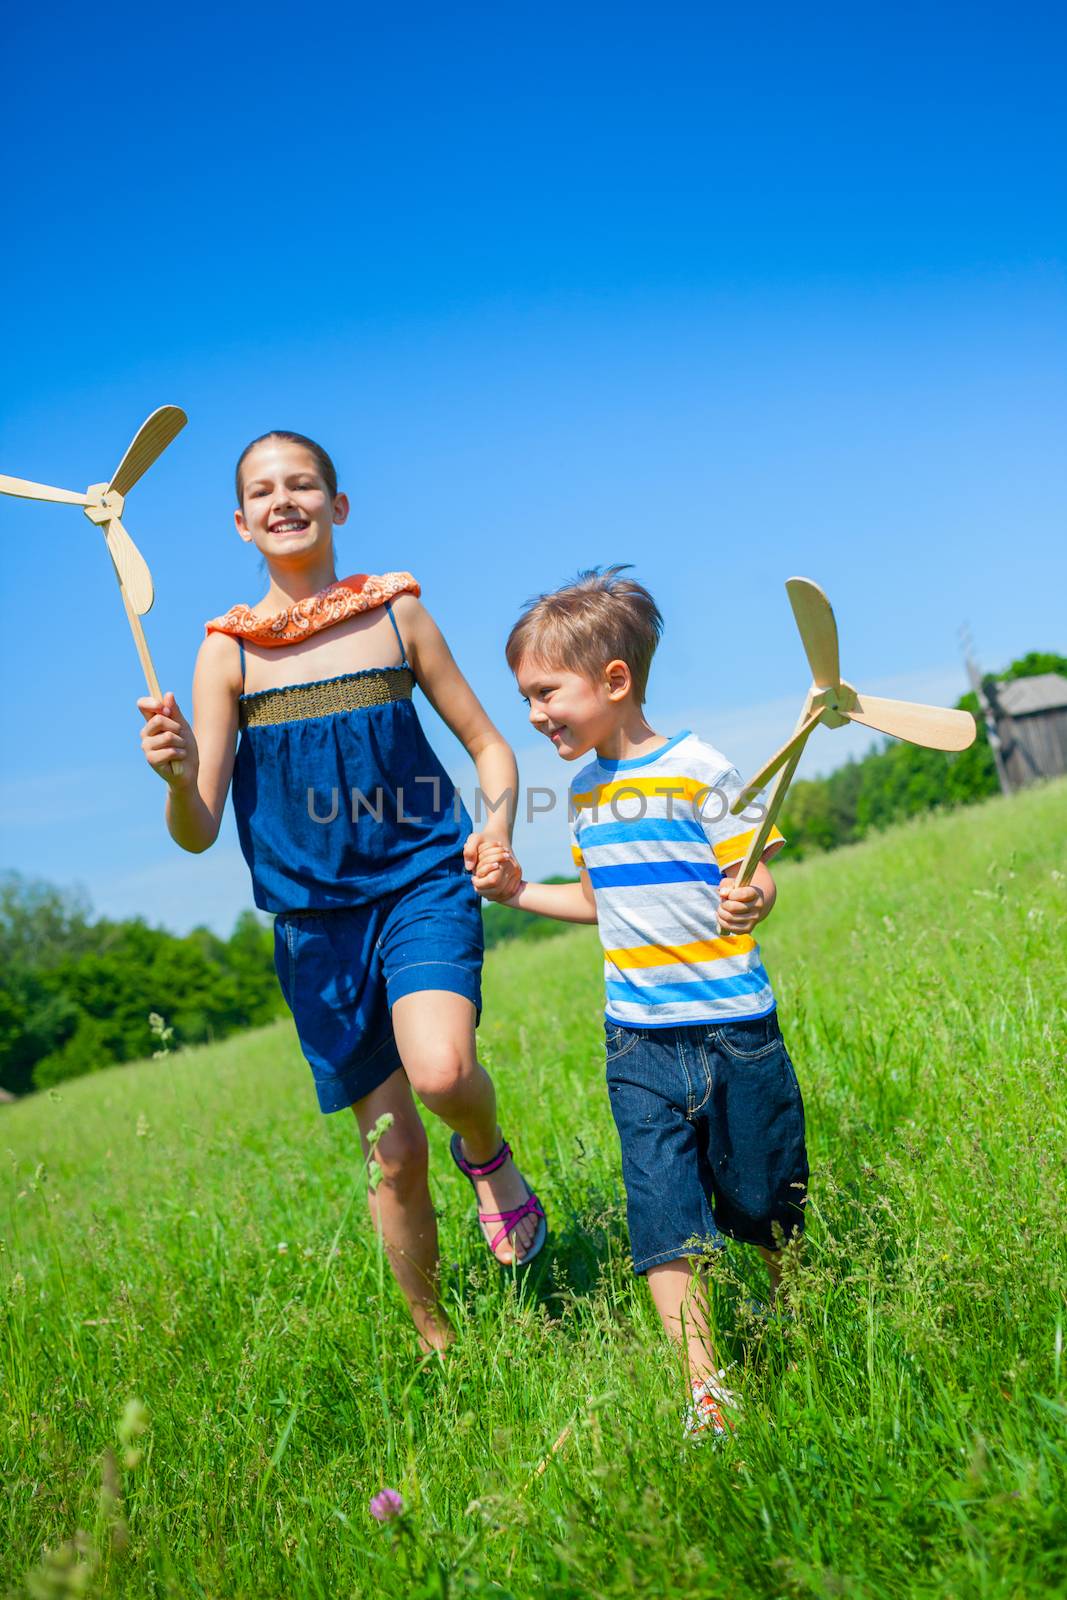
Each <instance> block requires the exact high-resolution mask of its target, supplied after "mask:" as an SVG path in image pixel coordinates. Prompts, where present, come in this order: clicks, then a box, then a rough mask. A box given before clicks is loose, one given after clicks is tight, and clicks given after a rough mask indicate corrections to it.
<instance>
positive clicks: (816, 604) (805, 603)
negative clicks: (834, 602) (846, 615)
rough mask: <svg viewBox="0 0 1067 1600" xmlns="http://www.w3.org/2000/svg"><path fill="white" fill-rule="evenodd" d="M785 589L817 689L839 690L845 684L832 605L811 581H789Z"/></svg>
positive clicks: (803, 579) (792, 579)
mask: <svg viewBox="0 0 1067 1600" xmlns="http://www.w3.org/2000/svg"><path fill="white" fill-rule="evenodd" d="M785 587H786V592H787V594H788V595H789V604H790V605H791V606H792V607H793V615H794V617H795V618H796V623H797V627H798V628H799V629H800V637H801V640H802V642H803V645H804V654H805V655H806V656H807V658H808V665H809V666H810V667H811V676H812V679H813V680H814V683H815V686H816V688H818V689H836V688H837V687H838V686H839V684H840V682H841V661H840V654H839V651H838V648H837V623H836V622H835V621H834V613H833V610H832V608H831V606H830V602H829V600H827V598H826V596H825V594H823V592H822V590H821V589H820V588H819V585H818V584H817V583H812V581H811V579H810V578H787V579H786V585H785Z"/></svg>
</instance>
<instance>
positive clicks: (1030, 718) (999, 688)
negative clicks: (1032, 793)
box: [967, 661, 1067, 794]
mask: <svg viewBox="0 0 1067 1600" xmlns="http://www.w3.org/2000/svg"><path fill="white" fill-rule="evenodd" d="M967 666H968V670H969V672H970V675H971V682H972V684H973V685H974V689H975V693H976V694H977V695H978V701H979V704H980V705H981V708H982V714H983V716H984V717H985V724H986V730H987V732H988V734H989V742H990V744H991V746H992V748H993V756H994V759H995V760H996V763H997V775H998V777H999V778H1000V786H1001V788H1002V789H1003V790H1004V793H1005V794H1012V793H1014V791H1015V790H1016V789H1025V788H1026V787H1027V785H1028V784H1031V783H1036V782H1037V781H1038V780H1039V779H1040V778H1058V777H1061V776H1062V775H1063V774H1064V773H1067V678H1065V677H1063V675H1062V674H1061V673H1059V672H1042V673H1039V674H1038V675H1037V676H1036V677H1033V678H1015V679H1013V680H1012V681H1011V682H1010V683H998V682H997V681H996V679H995V678H981V677H980V676H979V674H978V671H977V669H976V668H975V666H974V664H973V663H972V662H970V661H968V663H967Z"/></svg>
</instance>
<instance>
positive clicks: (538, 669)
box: [515, 660, 619, 761]
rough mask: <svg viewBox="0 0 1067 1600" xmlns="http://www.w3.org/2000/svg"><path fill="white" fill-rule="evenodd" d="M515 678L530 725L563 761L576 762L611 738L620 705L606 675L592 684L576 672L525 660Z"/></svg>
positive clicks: (617, 720) (616, 724)
mask: <svg viewBox="0 0 1067 1600" xmlns="http://www.w3.org/2000/svg"><path fill="white" fill-rule="evenodd" d="M515 677H516V680H517V682H518V685H519V691H520V693H521V694H522V697H523V699H524V700H525V701H526V703H527V705H528V706H529V707H530V721H531V723H532V724H533V726H534V727H535V728H536V729H537V731H538V733H543V734H544V735H545V738H546V739H550V740H551V741H552V743H553V745H554V746H555V747H556V749H557V750H558V751H559V753H560V755H561V756H562V757H563V759H564V761H577V760H578V758H579V756H584V755H586V754H588V752H589V751H590V750H592V749H593V747H594V746H596V745H599V744H601V743H603V742H606V741H608V740H610V739H611V738H612V736H613V735H614V733H615V731H616V728H617V727H618V722H619V706H618V703H617V701H616V699H615V698H614V695H613V691H612V688H611V685H610V682H609V680H608V677H607V675H606V674H605V677H604V681H603V683H592V682H590V680H589V679H588V678H585V677H583V676H582V674H581V673H579V672H568V671H566V669H564V668H562V667H550V666H548V665H547V664H546V663H545V662H543V661H530V660H524V661H520V663H519V666H518V670H517V671H516V674H515Z"/></svg>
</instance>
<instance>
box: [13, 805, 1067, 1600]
mask: <svg viewBox="0 0 1067 1600" xmlns="http://www.w3.org/2000/svg"><path fill="white" fill-rule="evenodd" d="M1065 824H1067V787H1065V785H1064V783H1062V782H1060V783H1057V784H1054V785H1048V786H1045V787H1043V788H1041V789H1038V790H1033V791H1030V792H1028V793H1025V794H1023V795H1019V796H1016V797H1015V798H1013V799H1011V800H1009V801H1004V800H1000V799H996V800H991V801H989V802H986V803H984V804H981V805H978V806H974V807H970V808H968V809H966V810H963V811H959V812H956V813H953V814H947V815H941V816H932V817H926V818H923V819H921V820H916V821H913V822H911V823H908V824H906V825H904V826H901V827H897V828H895V829H893V830H892V831H890V832H887V833H885V834H884V835H880V836H878V837H876V838H874V839H870V840H868V841H866V842H864V843H862V844H859V845H855V846H850V847H848V848H847V849H843V850H840V851H837V852H835V853H834V854H832V855H830V856H818V857H815V858H812V859H809V860H805V861H803V862H800V863H796V864H789V863H788V862H783V863H782V864H781V867H780V871H779V872H778V878H779V883H780V889H781V892H780V899H779V906H778V909H777V910H776V911H775V913H774V916H773V918H772V919H771V920H770V922H769V923H768V924H767V926H766V928H765V930H764V934H763V941H762V942H763V945H764V952H765V958H766V961H767V965H768V968H769V970H770V972H771V976H772V979H773V980H774V983H775V986H776V989H777V992H778V995H779V1003H780V1009H781V1014H782V1023H783V1029H784V1032H785V1035H786V1039H787V1041H788V1043H789V1046H790V1051H791V1054H792V1056H793V1060H794V1062H795V1064H796V1066H797V1070H798V1074H799V1077H800V1080H801V1084H802V1086H803V1088H804V1091H805V1100H806V1107H807V1113H808V1125H809V1142H810V1152H811V1157H812V1167H813V1178H812V1191H811V1200H810V1205H809V1212H808V1228H809V1233H808V1242H807V1245H806V1247H805V1250H804V1253H803V1255H802V1256H798V1257H797V1258H796V1259H795V1260H793V1261H791V1263H790V1269H789V1273H788V1280H787V1282H788V1286H787V1298H788V1306H789V1310H790V1312H791V1316H789V1317H788V1318H783V1319H780V1320H778V1321H775V1322H772V1323H770V1324H769V1325H762V1324H760V1323H758V1322H757V1321H755V1320H754V1319H753V1317H752V1316H751V1314H750V1313H749V1311H748V1310H747V1309H746V1301H747V1300H748V1299H749V1298H750V1296H751V1294H752V1291H753V1289H754V1288H756V1287H758V1286H759V1273H758V1271H757V1263H756V1262H755V1261H754V1260H753V1259H752V1257H751V1255H750V1253H749V1252H747V1251H745V1250H744V1249H743V1248H740V1247H731V1248H730V1249H729V1250H728V1251H726V1252H725V1253H724V1256H723V1258H720V1259H718V1260H717V1261H716V1263H715V1266H714V1269H713V1276H714V1303H715V1312H716V1320H717V1326H718V1332H719V1339H720V1346H721V1352H722V1354H723V1356H724V1358H725V1359H727V1360H729V1361H730V1362H731V1363H733V1364H734V1370H733V1373H732V1377H731V1382H733V1383H734V1385H735V1387H739V1388H740V1389H741V1390H742V1392H743V1395H744V1400H745V1414H744V1421H743V1425H742V1426H741V1428H740V1429H739V1430H738V1432H737V1434H736V1436H735V1437H734V1438H733V1439H732V1440H730V1441H729V1442H728V1443H727V1444H726V1445H725V1446H723V1447H721V1448H716V1447H712V1446H703V1447H699V1448H693V1447H688V1448H686V1447H683V1445H682V1443H681V1439H680V1399H681V1394H680V1386H679V1376H678V1371H677V1368H676V1366H675V1364H674V1361H673V1358H672V1356H671V1354H670V1352H669V1351H668V1349H667V1348H666V1347H665V1345H664V1342H663V1339H662V1337H661V1334H660V1332H659V1330H658V1325H657V1323H656V1321H655V1319H654V1316H653V1314H652V1312H651V1307H650V1304H649V1301H648V1298H647V1294H646V1291H645V1288H644V1285H643V1284H641V1283H640V1282H639V1281H637V1280H635V1279H634V1278H633V1276H632V1274H631V1271H630V1268H629V1263H628V1255H627V1241H626V1230H625V1218H624V1210H623V1194H622V1188H621V1182H620V1177H619V1163H618V1153H617V1146H616V1139H615V1132H614V1127H613V1125H612V1122H611V1117H610V1111H609V1108H608V1105H607V1097H606V1094H605V1092H604V1088H603V1081H602V1080H603V1050H602V1024H601V1016H602V995H601V977H600V963H599V952H598V947H597V942H596V936H595V931H593V930H588V929H580V930H574V931H569V932H565V933H562V934H561V935H560V936H559V937H558V938H553V939H547V940H544V941H543V942H537V943H530V944H523V943H521V942H515V943H511V944H508V945H504V946H501V947H499V948H498V949H496V950H494V951H493V952H492V953H491V956H490V958H489V961H488V965H487V974H486V1009H485V1019H484V1024H483V1027H482V1030H481V1035H480V1040H481V1049H482V1053H483V1058H484V1059H485V1060H486V1062H487V1064H488V1065H489V1066H490V1067H491V1069H492V1070H493V1072H494V1075H495V1076H496V1079H497V1083H498V1088H499V1091H500V1098H501V1108H502V1109H501V1120H502V1123H503V1126H504V1128H505V1131H506V1132H507V1133H508V1135H509V1137H510V1138H511V1139H512V1141H513V1142H514V1143H515V1145H516V1147H517V1151H518V1153H519V1155H520V1160H521V1162H522V1164H523V1166H524V1167H525V1169H526V1171H527V1172H528V1173H529V1175H530V1176H531V1179H532V1180H533V1181H534V1182H535V1184H536V1186H537V1188H538V1190H539V1192H540V1194H541V1196H542V1198H543V1200H544V1202H545V1204H546V1207H547V1210H548V1213H549V1218H550V1223H551V1227H552V1237H551V1241H550V1251H549V1259H548V1260H547V1262H546V1263H545V1266H544V1269H543V1270H542V1271H540V1272H539V1273H538V1275H537V1276H536V1277H533V1276H532V1275H531V1277H530V1278H529V1279H528V1280H524V1279H522V1278H519V1279H517V1280H516V1279H515V1278H514V1277H512V1276H509V1275H506V1274H503V1273H501V1272H500V1271H499V1270H498V1269H496V1268H495V1267H493V1265H492V1263H491V1261H490V1260H489V1257H488V1255H487V1253H486V1251H485V1250H484V1248H483V1246H482V1245H481V1243H480V1236H479V1234H478V1233H477V1231H476V1228H475V1225H474V1221H473V1215H472V1200H471V1194H470V1191H469V1189H468V1187H467V1185H466V1184H465V1182H464V1181H463V1180H462V1178H461V1177H460V1176H459V1174H458V1173H456V1172H455V1170H454V1169H453V1168H452V1167H451V1165H450V1163H449V1161H448V1159H447V1152H446V1135H445V1130H444V1129H443V1128H442V1127H440V1126H439V1125H436V1124H434V1125H432V1126H431V1141H432V1149H433V1163H434V1164H433V1179H432V1181H433V1184H434V1195H435V1202H436V1204H437V1206H438V1209H439V1212H440V1226H441V1238H442V1251H443V1259H444V1263H445V1293H446V1297H447V1301H448V1304H449V1308H450V1311H451V1314H452V1316H453V1319H454V1322H455V1325H456V1329H457V1333H458V1339H457V1343H456V1345H455V1347H454V1350H453V1353H452V1356H451V1358H450V1360H449V1362H448V1365H447V1368H446V1369H445V1370H439V1369H438V1368H437V1367H435V1366H431V1365H428V1364H426V1363H420V1361H419V1358H418V1355H417V1352H416V1349H415V1345H414V1341H413V1338H412V1336H411V1333H410V1329H409V1326H408V1324H407V1322H406V1319H405V1316H404V1314H403V1312H402V1310H401V1306H400V1302H399V1299H398V1296H397V1294H396V1293H395V1291H394V1290H393V1288H392V1286H391V1283H390V1281H389V1279H388V1275H387V1273H384V1272H383V1265H382V1260H381V1255H380V1251H379V1249H378V1247H377V1244H376V1240H375V1238H374V1235H373V1233H372V1231H371V1229H370V1227H369V1223H368V1220H367V1216H366V1210H365V1198H364V1197H365V1188H366V1176H365V1172H364V1169H363V1164H362V1161H361V1158H360V1155H359V1150H358V1144H357V1141H356V1138H355V1130H354V1127H353V1125H352V1122H351V1119H350V1118H349V1117H348V1116H347V1115H346V1114H342V1115H339V1116H336V1117H332V1118H329V1119H324V1118H321V1117H320V1116H319V1114H318V1112H317V1111H316V1110H315V1108H314V1104H313V1096H312V1091H311V1086H310V1078H309V1075H308V1073H307V1069H306V1067H305V1065H304V1063H303V1060H302V1058H301V1056H300V1054H299V1050H298V1047H297V1044H296V1040H295V1037H294V1035H293V1032H292V1028H291V1026H290V1024H289V1022H288V1021H285V1022H284V1023H277V1024H274V1025H272V1026H270V1027H267V1028H263V1029H260V1030H258V1031H256V1032H254V1033H247V1034H244V1035H241V1036H239V1037H235V1038H231V1039H229V1040H228V1041H226V1042H225V1043H224V1044H221V1045H218V1046H215V1047H209V1048H200V1049H196V1050H190V1051H188V1052H183V1053H180V1054H178V1055H176V1056H172V1057H168V1058H166V1059H161V1060H156V1061H148V1062H143V1063H138V1064H135V1065H131V1066H127V1067H117V1068H114V1069H112V1070H110V1071H107V1072H103V1073H100V1074H98V1075H97V1076H94V1077H89V1078H84V1079H80V1080H77V1081H73V1082H71V1083H68V1084H64V1085H63V1086H62V1087H61V1089H60V1090H54V1091H51V1092H46V1093H43V1094H41V1095H38V1096H35V1097H33V1098H31V1099H27V1100H25V1101H23V1102H21V1103H19V1104H17V1105H14V1106H9V1107H5V1108H0V1152H2V1155H3V1161H4V1172H3V1180H2V1182H3V1187H2V1191H0V1193H2V1198H0V1238H2V1254H0V1324H2V1330H3V1331H2V1344H3V1369H2V1380H0V1381H2V1396H0V1409H2V1415H0V1429H2V1436H0V1457H2V1462H3V1480H4V1495H3V1502H2V1505H0V1591H5V1592H8V1593H10V1594H13V1595H20V1596H21V1595H29V1596H33V1597H41V1596H49V1597H51V1596H56V1597H59V1596H67V1595H75V1594H87V1595H96V1594H99V1595H104V1594H106V1595H116V1596H119V1595H121V1596H167V1597H170V1596H174V1597H178V1596H180V1597H183V1600H184V1597H193V1596H198V1597H212V1600H216V1597H218V1600H221V1597H224V1596H225V1597H228V1596H286V1597H288V1596H299V1597H304V1596H307V1597H312V1596H313V1597H316V1600H318V1597H321V1600H327V1597H328V1600H336V1597H340V1596H364V1595H366V1596H372V1595H373V1596H394V1595H395V1596H404V1597H407V1600H416V1597H418V1596H426V1597H430V1596H446V1595H447V1596H456V1597H458V1596H485V1597H488V1596H491V1595H492V1596H506V1595H511V1596H514V1597H523V1600H525V1597H528V1596H538V1597H541V1596H546V1597H565V1596H591V1597H600V1596H603V1597H608V1596H649V1597H652V1596H655V1597H657V1600H661V1597H674V1596H678V1597H682V1596H687V1597H688V1596H700V1597H705V1596H706V1597H709V1600H711V1597H714V1600H720V1597H721V1600H733V1597H737V1600H743V1597H748V1596H786V1597H808V1596H819V1597H823V1596H825V1597H831V1596H833V1597H838V1596H847V1597H855V1600H887V1597H896V1596H901V1597H903V1596H930V1597H934V1596H936V1597H938V1600H1002V1597H1003V1600H1007V1597H1015V1596H1021V1595H1042V1596H1044V1595H1058V1594H1067V1367H1065V1363H1064V1359H1063V1342H1064V1325H1065V1322H1067V1312H1065V1291H1067V1227H1065V1217H1067V1162H1065V1156H1067V1081H1065V1071H1064V1067H1065V1049H1064V1044H1065V1038H1067V1027H1065V1015H1064V994H1065V989H1067V984H1065V976H1067V973H1065V968H1067V962H1065V959H1064V955H1065V948H1064V947H1065V941H1064V928H1065V926H1067V915H1065V913H1067V852H1065V851H1064V842H1065V838H1067V826H1065ZM163 1009H164V1010H165V1006H164V1007H163ZM383 1487H389V1488H393V1489H396V1490H398V1491H399V1492H400V1493H401V1495H402V1496H403V1499H404V1503H405V1508H406V1509H405V1512H404V1514H403V1516H402V1517H401V1518H400V1519H399V1521H394V1522H391V1523H387V1524H385V1525H379V1524H378V1523H377V1522H375V1521H374V1520H373V1519H372V1518H371V1516H370V1515H369V1511H368V1503H369V1501H370V1499H371V1497H372V1496H373V1495H375V1494H376V1493H377V1492H378V1491H379V1490H380V1489H382V1488H383Z"/></svg>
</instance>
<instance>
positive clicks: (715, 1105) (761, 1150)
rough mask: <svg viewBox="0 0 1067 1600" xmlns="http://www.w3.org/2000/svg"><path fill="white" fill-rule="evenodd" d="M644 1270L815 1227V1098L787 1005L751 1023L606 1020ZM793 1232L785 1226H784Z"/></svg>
mask: <svg viewBox="0 0 1067 1600" xmlns="http://www.w3.org/2000/svg"><path fill="white" fill-rule="evenodd" d="M605 1028H606V1031H607V1057H608V1090H609V1093H610V1096H611V1109H612V1112H613V1113H614V1116H615V1125H616V1127H617V1128H618V1130H619V1139H620V1142H621V1144H622V1174H623V1181H624V1183H625V1185H626V1216H627V1221H628V1223H629V1228H630V1251H631V1254H632V1256H633V1263H634V1271H635V1272H647V1271H648V1269H649V1267H655V1266H659V1265H660V1263H662V1262H664V1261H676V1260H678V1258H679V1257H681V1256H687V1255H698V1254H700V1253H701V1252H702V1250H706V1249H707V1248H709V1246H710V1247H715V1246H716V1245H721V1244H722V1242H723V1241H722V1237H721V1236H722V1235H723V1234H729V1236H730V1237H731V1238H733V1239H740V1240H742V1241H743V1242H744V1243H746V1244H759V1245H764V1246H765V1247H766V1248H768V1249H775V1248H776V1247H777V1246H778V1245H779V1244H780V1243H781V1240H782V1237H784V1238H785V1239H788V1238H789V1237H790V1236H791V1235H792V1234H794V1233H799V1232H800V1231H801V1230H802V1229H803V1227H804V1199H805V1195H806V1192H807V1182H808V1159H807V1154H806V1151H805V1148H804V1106H803V1102H802V1101H801V1098H800V1087H799V1085H798V1083H797V1079H796V1073H795V1072H794V1071H793V1064H792V1062H791V1061H790V1059H789V1056H788V1054H787V1052H786V1048H785V1043H784V1041H783V1039H782V1033H781V1029H780V1028H779V1026H778V1015H777V1012H776V1011H770V1012H768V1014H767V1015H766V1016H764V1017H756V1018H754V1019H752V1020H750V1021H747V1022H715V1023H707V1024H700V1025H697V1026H687V1027H679V1028H630V1027H620V1026H619V1025H618V1024H617V1023H614V1022H612V1021H611V1019H610V1017H609V1018H608V1019H607V1020H606V1022H605ZM779 1229H780V1230H781V1231H780V1234H779V1233H778V1231H777V1230H779Z"/></svg>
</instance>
